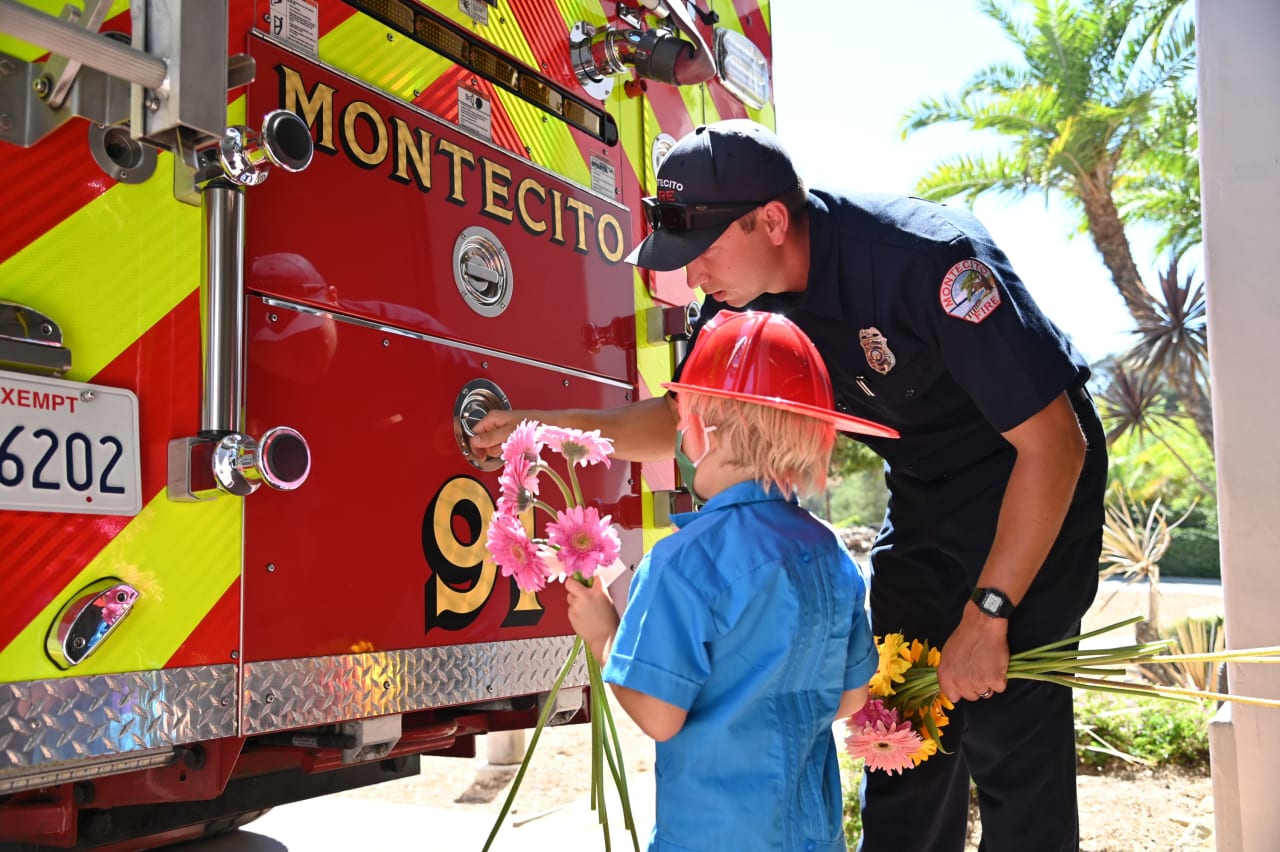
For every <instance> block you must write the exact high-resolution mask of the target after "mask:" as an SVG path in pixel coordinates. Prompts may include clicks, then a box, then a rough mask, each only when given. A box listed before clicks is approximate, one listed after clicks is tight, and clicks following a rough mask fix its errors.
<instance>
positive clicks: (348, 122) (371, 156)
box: [342, 101, 390, 169]
mask: <svg viewBox="0 0 1280 852" xmlns="http://www.w3.org/2000/svg"><path fill="white" fill-rule="evenodd" d="M361 117H363V118H365V119H366V120H367V121H368V123H369V127H370V128H371V129H372V130H373V141H374V147H373V150H372V151H366V150H365V149H364V148H363V147H362V146H361V145H360V139H359V138H358V137H357V135H356V119H358V118H361ZM342 141H343V143H345V147H346V149H347V154H349V155H350V156H351V158H352V159H353V160H355V161H356V163H357V164H359V165H362V166H364V167H365V168H367V169H371V168H374V167H375V166H378V165H381V164H382V161H383V160H385V159H386V158H387V151H388V150H389V149H390V143H389V142H388V141H387V126H386V125H385V124H383V122H382V116H381V115H379V114H378V111H377V110H375V109H374V108H373V107H371V106H369V105H368V104H367V103H365V102H364V101H352V102H351V103H349V104H347V108H346V109H344V110H343V111H342Z"/></svg>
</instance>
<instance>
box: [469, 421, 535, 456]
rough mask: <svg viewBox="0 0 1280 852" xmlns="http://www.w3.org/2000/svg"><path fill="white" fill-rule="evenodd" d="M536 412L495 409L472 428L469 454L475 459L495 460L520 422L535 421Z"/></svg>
mask: <svg viewBox="0 0 1280 852" xmlns="http://www.w3.org/2000/svg"><path fill="white" fill-rule="evenodd" d="M537 419H538V416H537V413H536V412H533V411H524V410H508V409H505V408H495V409H493V410H492V411H490V412H489V413H488V414H486V415H485V416H484V419H483V420H481V421H480V422H479V423H477V424H476V425H475V426H474V427H472V431H473V432H474V433H475V435H473V436H472V438H471V453H472V455H474V456H475V457H476V458H478V459H480V460H481V461H484V460H485V459H496V458H498V457H499V456H501V455H502V442H503V441H505V440H507V437H508V436H509V435H510V434H511V433H512V432H514V431H515V428H516V427H517V426H519V425H520V421H521V420H537Z"/></svg>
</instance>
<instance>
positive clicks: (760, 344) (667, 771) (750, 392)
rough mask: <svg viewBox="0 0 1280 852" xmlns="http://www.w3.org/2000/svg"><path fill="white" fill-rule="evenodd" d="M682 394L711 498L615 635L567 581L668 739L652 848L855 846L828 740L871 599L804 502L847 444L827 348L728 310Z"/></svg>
mask: <svg viewBox="0 0 1280 852" xmlns="http://www.w3.org/2000/svg"><path fill="white" fill-rule="evenodd" d="M680 379H681V380H680V381H679V382H669V383H666V384H665V385H664V387H667V388H669V389H671V390H672V391H677V392H679V398H678V407H679V413H680V425H679V429H680V432H679V434H678V437H677V447H676V458H677V462H678V463H680V465H681V469H682V473H683V474H684V481H685V484H686V485H688V486H689V488H690V489H691V490H692V491H693V492H694V495H695V496H696V497H697V498H698V499H700V500H705V501H706V503H705V505H704V506H703V508H702V509H701V511H699V512H697V513H696V514H685V515H678V516H676V517H675V518H674V519H673V520H674V521H675V523H676V525H677V526H678V527H679V528H680V529H679V532H677V533H675V534H674V535H672V536H669V537H667V538H666V539H663V540H662V541H660V542H658V544H656V545H655V546H654V547H653V549H652V551H651V552H650V553H649V554H647V555H646V556H645V558H644V559H643V561H642V562H641V563H640V566H639V568H638V569H637V571H636V576H635V579H634V581H633V583H632V588H631V596H630V600H629V601H628V603H627V608H626V611H625V612H624V613H623V615H622V618H621V621H620V622H619V618H618V616H617V614H616V612H615V611H614V608H613V606H612V604H611V603H610V601H609V599H608V597H607V596H606V593H605V591H604V590H603V584H601V583H596V584H594V585H593V586H592V587H590V588H588V587H586V586H583V585H582V584H580V583H577V582H574V581H573V580H568V581H566V583H565V585H566V587H567V589H568V596H569V619H570V621H571V622H572V624H573V627H574V630H576V631H577V632H578V634H579V635H580V636H582V637H583V639H584V640H585V641H586V644H587V646H588V648H589V649H590V651H591V653H592V654H594V655H595V657H596V659H598V660H599V661H600V662H601V664H602V665H604V678H605V680H606V681H608V682H609V683H610V685H611V687H612V689H613V691H614V695H615V696H616V698H617V700H618V703H619V704H620V705H621V706H622V708H623V709H624V710H625V711H626V712H627V714H628V715H629V716H631V718H632V719H633V720H635V722H636V724H637V725H639V726H640V728H641V729H642V730H643V731H644V732H645V733H646V734H648V735H649V736H651V737H653V738H654V739H655V740H657V743H658V744H657V749H656V751H657V766H656V771H657V814H656V824H655V826H654V830H653V835H652V837H651V839H650V844H649V849H650V850H666V849H676V850H678V849H697V850H734V852H738V850H753V849H759V850H782V849H787V850H791V849H794V850H815V852H816V850H844V849H845V848H846V846H845V840H844V832H843V827H842V821H841V795H840V777H839V772H838V767H837V764H836V746H835V742H834V738H833V736H832V731H831V726H832V723H833V721H834V720H835V719H837V718H843V717H845V716H848V715H850V714H852V713H853V712H855V711H856V710H857V709H858V708H860V707H861V706H862V705H863V703H865V701H866V699H867V682H868V681H869V680H870V678H871V676H872V675H873V674H874V673H875V670H876V663H877V653H876V648H875V644H874V642H873V640H872V636H871V629H870V623H869V619H868V616H867V610H866V586H865V583H864V581H863V578H862V576H861V574H860V573H859V571H858V568H857V566H856V565H855V564H854V562H853V560H852V559H851V558H850V556H849V554H848V552H847V551H846V550H845V548H844V547H843V545H842V544H841V542H840V540H839V538H838V537H837V536H836V534H835V533H834V532H833V531H832V530H831V529H830V528H829V527H827V526H826V525H825V524H823V523H822V522H821V521H819V520H818V519H816V518H815V517H813V516H812V515H811V514H809V513H808V512H807V511H805V510H804V509H802V508H801V507H800V505H799V503H798V500H797V497H798V495H807V494H810V493H815V492H817V491H820V490H821V489H822V488H823V486H824V485H825V480H826V470H827V467H828V463H829V461H830V457H831V447H832V444H833V443H834V441H835V432H836V429H837V428H839V429H841V430H844V431H857V432H870V433H871V434H878V435H882V436H883V435H892V434H893V433H892V430H887V429H885V428H884V427H880V426H877V425H876V424H873V423H869V422H868V421H864V420H859V419H857V418H852V417H846V416H844V415H840V414H838V413H836V412H835V411H833V410H832V407H831V402H832V397H831V384H830V381H829V380H828V377H827V371H826V367H825V366H824V365H823V363H822V360H821V358H820V357H819V356H818V353H817V350H816V349H815V348H814V346H813V344H812V343H811V342H810V341H809V339H808V338H807V337H806V336H805V335H804V333H803V332H801V331H800V329H799V328H797V327H796V326H795V325H794V324H793V323H792V322H790V321H789V320H787V319H786V318H784V317H782V316H780V315H777V314H771V313H763V312H749V313H733V312H730V311H724V312H722V313H721V314H719V315H717V316H716V317H715V318H714V320H713V321H712V322H710V323H708V325H707V326H706V327H705V328H704V330H703V332H702V334H701V335H700V336H699V337H698V341H697V345H696V346H695V347H694V350H693V352H692V353H691V354H690V355H689V358H688V360H687V362H686V363H685V367H684V371H683V373H682V374H681V377H680Z"/></svg>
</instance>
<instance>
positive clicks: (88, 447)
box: [0, 371, 142, 515]
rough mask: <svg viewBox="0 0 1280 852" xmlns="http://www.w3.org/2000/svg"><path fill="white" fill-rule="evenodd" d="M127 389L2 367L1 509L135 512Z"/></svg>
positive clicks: (135, 469) (132, 401) (134, 424)
mask: <svg viewBox="0 0 1280 852" xmlns="http://www.w3.org/2000/svg"><path fill="white" fill-rule="evenodd" d="M138 445H139V441H138V398H137V397H136V396H135V395H134V394H133V392H132V391H127V390H124V389H122V388H109V387H103V386H101V385H87V384H83V383H80V382H68V381H64V380H62V379H46V378H42V377H37V376H26V375H22V374H19V373H9V372H4V371H0V509H26V510H32V511H37V512H82V513H88V514H93V515H136V514H138V511H139V510H140V509H141V508H142V474H141V471H140V468H139V462H138V458H139V451H138Z"/></svg>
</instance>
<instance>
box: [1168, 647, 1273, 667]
mask: <svg viewBox="0 0 1280 852" xmlns="http://www.w3.org/2000/svg"><path fill="white" fill-rule="evenodd" d="M1152 660H1153V661H1155V662H1157V663H1221V662H1230V663H1262V664H1267V663H1280V648H1246V649H1245V650H1243V651H1220V652H1218V653H1209V654H1164V655H1161V656H1159V657H1152Z"/></svg>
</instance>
